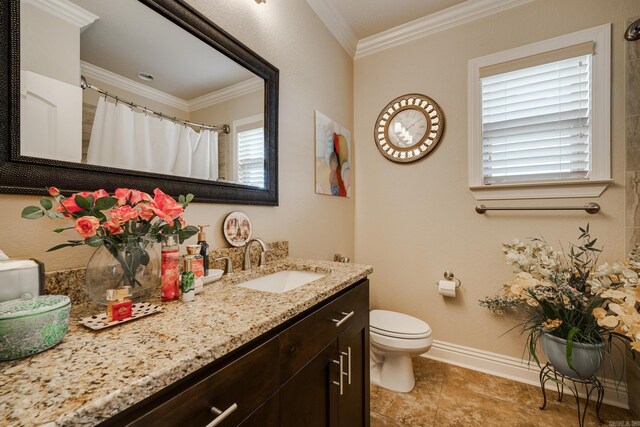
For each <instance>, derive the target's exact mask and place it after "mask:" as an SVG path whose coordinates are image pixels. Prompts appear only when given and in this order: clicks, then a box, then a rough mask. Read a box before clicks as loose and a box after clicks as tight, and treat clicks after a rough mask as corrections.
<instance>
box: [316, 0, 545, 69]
mask: <svg viewBox="0 0 640 427" xmlns="http://www.w3.org/2000/svg"><path fill="white" fill-rule="evenodd" d="M307 1H308V2H310V0H307ZM321 1H322V0H321ZM531 1H533V0H468V1H466V2H464V3H460V4H459V5H456V6H452V7H449V8H447V9H444V10H441V11H440V12H435V13H432V14H430V15H427V16H424V17H422V18H419V19H416V20H414V21H411V22H407V23H406V24H402V25H398V26H397V27H394V28H391V29H389V30H386V31H383V32H381V33H378V34H374V35H372V36H369V37H366V38H364V39H362V40H360V41H358V46H357V49H356V54H355V59H359V58H362V57H364V56H367V55H371V54H373V53H376V52H380V51H382V50H385V49H389V48H391V47H395V46H398V45H401V44H404V43H408V42H410V41H413V40H416V39H419V38H422V37H425V36H428V35H430V34H434V33H437V32H440V31H444V30H448V29H450V28H452V27H456V26H458V25H461V24H464V23H467V22H470V21H473V20H476V19H480V18H484V17H485V16H489V15H493V14H495V13H499V12H502V11H504V10H507V9H511V8H513V7H517V6H521V5H523V4H526V3H529V2H531Z"/></svg>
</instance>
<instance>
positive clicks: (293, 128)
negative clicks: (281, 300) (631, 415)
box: [0, 0, 354, 271]
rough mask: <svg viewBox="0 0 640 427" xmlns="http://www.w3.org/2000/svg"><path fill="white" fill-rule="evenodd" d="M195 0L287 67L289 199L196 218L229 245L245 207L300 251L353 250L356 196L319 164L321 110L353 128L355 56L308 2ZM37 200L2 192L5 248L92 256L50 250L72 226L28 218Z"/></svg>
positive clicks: (285, 172)
mask: <svg viewBox="0 0 640 427" xmlns="http://www.w3.org/2000/svg"><path fill="white" fill-rule="evenodd" d="M190 3H191V4H192V5H193V6H195V7H196V8H198V9H200V10H201V11H202V12H203V13H205V14H206V15H207V16H208V17H209V18H210V19H211V20H213V21H215V22H216V23H218V24H219V25H220V26H221V27H222V28H223V29H224V30H226V31H228V32H229V33H231V34H232V35H233V36H235V37H236V38H238V39H239V40H240V41H241V42H243V43H245V44H246V45H248V46H249V47H250V48H251V49H253V50H255V51H256V52H257V53H258V54H259V55H261V56H262V57H264V58H265V59H266V60H267V61H269V62H271V63H272V64H273V65H274V66H276V67H277V68H279V69H280V124H279V156H280V157H279V159H280V161H279V179H280V205H279V206H278V207H255V206H233V205H212V204H193V205H192V206H190V207H189V209H188V211H187V216H186V219H187V221H188V222H189V223H193V224H200V223H208V224H211V226H212V228H211V229H210V231H209V232H208V233H207V235H208V240H209V243H210V244H211V245H212V246H213V247H221V246H226V242H224V240H223V237H222V234H221V229H222V221H223V220H224V217H225V216H226V215H227V214H228V213H229V212H231V211H234V210H242V211H244V212H246V213H247V214H248V215H249V217H250V218H251V219H252V221H253V224H254V232H255V235H256V236H258V237H262V238H264V239H266V240H277V239H286V240H289V241H290V251H291V255H292V256H297V257H306V258H315V259H332V256H333V253H334V252H341V253H344V254H346V255H351V256H352V255H353V252H354V251H353V242H354V199H353V198H351V199H345V198H339V197H329V196H322V195H316V194H314V170H313V166H314V110H316V109H317V110H319V111H322V112H324V113H325V114H327V115H329V116H330V117H333V118H334V119H335V120H337V121H338V122H340V123H343V124H344V125H345V126H346V127H348V128H350V129H353V62H352V60H351V58H350V57H349V56H348V55H347V54H346V53H345V52H344V50H343V49H342V48H341V47H340V45H339V44H338V42H337V41H336V40H335V39H334V38H333V36H332V35H331V34H330V33H329V32H328V30H327V29H326V28H325V26H324V25H323V24H322V22H321V21H320V20H319V19H318V18H317V16H316V15H315V14H314V12H313V11H312V10H311V9H310V7H309V6H308V5H307V3H306V2H304V1H294V2H277V1H273V2H269V3H267V4H262V5H258V4H256V3H255V2H254V1H242V2H238V1H236V0H219V1H216V2H211V1H207V0H191V1H190ZM247 28H251V31H247ZM57 181H59V177H57V176H52V177H51V184H52V185H55V184H56V182H57ZM79 190H80V189H79ZM196 196H197V195H196ZM37 200H38V198H37V197H28V196H15V195H0V206H2V209H0V222H1V223H2V227H0V248H2V249H3V250H5V251H6V252H7V253H8V254H9V255H10V256H13V257H27V256H29V257H35V258H39V259H42V260H44V262H45V263H46V268H47V270H49V271H52V270H57V269H62V268H69V267H78V266H83V265H85V264H86V262H87V260H88V257H89V254H90V253H91V251H90V250H85V249H87V248H82V249H80V250H78V248H71V249H63V250H61V251H58V252H55V253H45V251H46V250H47V249H48V248H49V247H51V246H53V245H54V244H57V243H59V242H60V241H61V240H62V239H63V237H65V235H64V233H63V234H62V235H58V234H55V233H52V232H51V230H52V229H53V228H56V227H59V226H61V225H62V224H61V222H60V221H49V220H46V219H41V220H38V221H27V220H23V219H20V212H21V210H22V208H23V207H24V206H25V205H28V204H33V203H36V202H37ZM196 200H197V199H196ZM72 235H73V234H72V233H70V234H68V235H66V237H67V238H72V237H71V236H72Z"/></svg>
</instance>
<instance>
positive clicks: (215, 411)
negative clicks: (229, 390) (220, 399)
mask: <svg viewBox="0 0 640 427" xmlns="http://www.w3.org/2000/svg"><path fill="white" fill-rule="evenodd" d="M236 409H238V405H237V404H236V403H234V404H233V405H231V406H229V407H228V408H227V409H225V410H224V411H221V410H220V409H218V408H216V407H215V406H212V407H211V413H212V414H214V415H217V417H215V418H214V419H213V421H211V422H210V423H209V424H207V427H215V426H217V425H218V424H220V423H221V422H222V421H224V419H225V418H227V417H228V416H229V415H231V413H232V412H233V411H235V410H236Z"/></svg>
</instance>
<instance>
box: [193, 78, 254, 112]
mask: <svg viewBox="0 0 640 427" xmlns="http://www.w3.org/2000/svg"><path fill="white" fill-rule="evenodd" d="M263 88H264V80H262V79H261V78H259V77H252V78H250V79H249V80H245V81H243V82H240V83H236V84H234V85H231V86H229V87H226V88H224V89H220V90H217V91H215V92H211V93H208V94H206V95H202V96H199V97H197V98H193V99H190V100H189V101H188V103H189V109H190V111H196V110H200V109H202V108H207V107H210V106H212V105H215V104H218V103H220V102H224V101H227V100H229V99H233V98H237V97H239V96H242V95H247V94H249V93H253V92H257V91H259V90H261V89H263Z"/></svg>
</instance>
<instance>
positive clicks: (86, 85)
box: [80, 76, 231, 134]
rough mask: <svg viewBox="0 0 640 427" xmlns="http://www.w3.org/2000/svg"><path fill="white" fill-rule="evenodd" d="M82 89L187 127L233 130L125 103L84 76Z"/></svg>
mask: <svg viewBox="0 0 640 427" xmlns="http://www.w3.org/2000/svg"><path fill="white" fill-rule="evenodd" d="M80 87H81V88H82V90H84V89H91V90H95V91H96V92H98V93H101V94H102V95H104V96H106V97H109V98H113V99H115V100H116V104H118V102H122V103H123V104H125V105H128V106H129V107H131V108H137V109H139V110H142V111H144V112H145V113H151V114H153V115H154V116H158V117H160V118H161V119H167V120H170V121H172V122H174V123H180V124H183V125H185V126H196V127H199V128H202V129H208V130H216V131H222V132H223V133H227V134H228V133H229V132H230V131H231V128H230V127H229V125H227V124H223V125H205V124H202V123H195V122H192V121H189V120H183V119H179V118H177V117H175V116H173V117H171V116H167V115H166V114H163V113H161V112H159V111H154V110H152V109H151V108H147V107H143V106H142V105H138V104H136V103H135V102H131V101H125V100H124V99H122V98H120V97H118V96H116V95H114V94H112V93H109V92H107V91H106V90H104V89H100V88H99V87H97V86H94V85H92V84H91V83H88V82H87V79H85V78H84V76H81V77H80Z"/></svg>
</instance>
